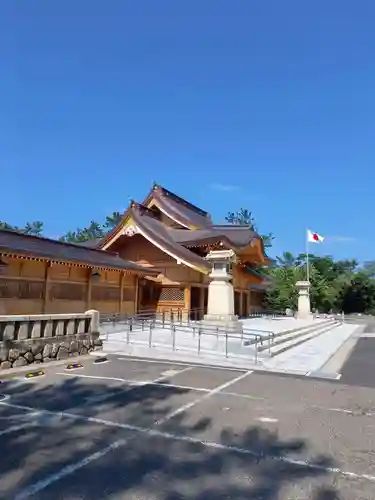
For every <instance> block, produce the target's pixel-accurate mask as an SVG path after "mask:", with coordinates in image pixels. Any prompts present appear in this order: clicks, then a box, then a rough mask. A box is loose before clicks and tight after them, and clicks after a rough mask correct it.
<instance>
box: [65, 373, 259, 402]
mask: <svg viewBox="0 0 375 500" xmlns="http://www.w3.org/2000/svg"><path fill="white" fill-rule="evenodd" d="M192 368H194V367H189V368H186V370H181V371H179V372H178V373H175V375H179V374H180V373H183V372H184V371H187V370H191V369H192ZM249 373H250V372H249ZM251 373H252V372H251ZM56 375H63V376H65V377H83V378H85V377H87V378H97V377H96V376H92V375H82V374H76V373H63V372H61V373H56ZM175 375H173V376H175ZM164 378H170V375H165V374H164V375H163V376H162V377H159V379H155V380H146V381H137V380H132V379H125V378H121V379H119V378H116V379H114V378H111V377H100V379H108V380H119V381H121V383H120V384H116V385H113V386H111V388H110V389H108V390H105V391H104V392H103V393H100V394H95V395H94V396H89V397H88V398H86V401H87V402H100V401H105V400H106V399H108V398H110V397H112V394H113V393H110V392H109V391H111V390H112V391H113V390H114V389H118V388H120V387H122V386H123V385H124V384H126V385H129V386H130V387H132V388H133V387H142V386H144V385H155V386H159V387H170V388H173V389H182V390H187V391H195V392H205V393H208V392H211V389H206V388H205V387H196V386H192V385H180V384H170V383H162V380H163V379H164ZM157 380H159V381H158V382H157ZM218 394H220V395H222V396H233V397H236V398H242V399H250V400H252V401H264V400H265V399H266V398H263V397H260V396H252V395H251V394H240V393H238V392H228V391H220V393H218Z"/></svg>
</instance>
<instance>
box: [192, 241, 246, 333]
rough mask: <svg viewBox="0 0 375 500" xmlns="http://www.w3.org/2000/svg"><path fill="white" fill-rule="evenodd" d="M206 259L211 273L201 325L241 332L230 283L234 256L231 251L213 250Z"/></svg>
mask: <svg viewBox="0 0 375 500" xmlns="http://www.w3.org/2000/svg"><path fill="white" fill-rule="evenodd" d="M206 259H207V260H208V261H209V262H210V263H211V264H212V271H211V273H210V275H209V277H210V279H211V281H210V284H209V286H208V304H207V314H205V316H204V319H203V322H202V323H203V324H204V323H206V324H212V325H217V326H220V327H225V328H226V329H227V330H235V331H241V330H242V323H241V322H240V321H238V316H236V315H235V314H234V289H233V285H232V283H231V282H230V281H231V279H232V274H231V267H232V263H233V262H235V260H236V255H235V253H234V252H233V250H214V251H212V252H210V253H209V254H208V255H207V256H206Z"/></svg>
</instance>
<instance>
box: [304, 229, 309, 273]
mask: <svg viewBox="0 0 375 500" xmlns="http://www.w3.org/2000/svg"><path fill="white" fill-rule="evenodd" d="M305 238H306V281H310V269H309V230H308V229H306V234H305Z"/></svg>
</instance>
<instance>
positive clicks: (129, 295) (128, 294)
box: [122, 286, 135, 302]
mask: <svg viewBox="0 0 375 500" xmlns="http://www.w3.org/2000/svg"><path fill="white" fill-rule="evenodd" d="M134 298H135V288H134V287H133V286H126V287H124V288H123V290H122V300H123V301H125V302H132V301H133V300H134Z"/></svg>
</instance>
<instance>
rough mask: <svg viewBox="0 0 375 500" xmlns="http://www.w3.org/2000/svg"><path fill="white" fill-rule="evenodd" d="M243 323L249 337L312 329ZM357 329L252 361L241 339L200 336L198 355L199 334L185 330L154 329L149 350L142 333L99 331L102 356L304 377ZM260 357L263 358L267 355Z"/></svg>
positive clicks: (343, 328)
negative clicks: (292, 374) (262, 333)
mask: <svg viewBox="0 0 375 500" xmlns="http://www.w3.org/2000/svg"><path fill="white" fill-rule="evenodd" d="M322 321H324V320H319V319H317V320H314V322H315V323H316V324H317V325H319V323H321V322H322ZM243 323H244V329H245V331H248V332H249V331H250V329H251V330H252V331H253V332H255V331H258V332H259V333H261V331H263V332H265V331H273V332H274V333H275V334H280V333H282V332H284V331H289V330H291V329H295V328H302V327H304V326H307V325H311V324H312V321H311V320H295V319H293V318H280V319H279V318H278V319H274V320H273V319H266V318H254V319H247V320H243ZM357 328H358V325H352V324H343V325H340V326H337V325H336V326H335V328H333V329H332V330H329V331H327V332H325V333H322V334H320V335H318V336H317V337H316V338H311V339H310V340H307V341H306V342H304V343H303V344H300V345H298V346H296V347H292V348H291V349H290V350H288V351H286V352H283V353H281V354H279V355H278V356H276V357H274V358H267V357H264V356H263V357H262V356H260V355H256V353H255V349H254V346H244V345H243V340H242V339H241V336H240V335H237V336H236V335H231V336H229V338H228V341H227V342H226V339H225V336H217V335H216V334H214V333H211V334H207V335H206V334H205V335H201V340H200V351H199V352H198V333H197V332H195V335H194V334H192V331H191V329H187V328H186V329H185V330H183V329H182V330H177V331H176V332H175V334H174V333H173V332H172V331H171V330H170V329H162V328H155V329H153V330H152V336H151V345H152V347H151V348H150V347H149V342H150V337H149V336H150V332H149V329H148V328H147V327H146V328H145V330H144V331H141V330H137V329H135V331H133V332H131V333H130V334H129V333H127V332H126V331H122V332H117V333H109V331H110V329H109V327H108V328H106V329H104V330H107V331H108V335H107V334H106V333H105V332H103V330H102V332H103V333H102V339H103V341H104V352H105V353H116V354H119V355H121V354H122V355H132V356H139V357H147V358H152V359H170V360H174V361H181V362H188V363H189V362H190V363H203V364H204V363H207V364H211V365H220V366H228V367H230V366H232V367H243V368H247V369H251V368H252V369H254V368H258V369H265V370H270V371H276V372H290V373H298V374H303V375H307V374H309V373H311V372H317V371H319V370H320V369H321V367H322V366H323V365H324V364H325V363H327V361H328V360H329V359H330V358H331V357H332V356H333V355H334V354H335V352H336V351H337V350H338V349H339V348H340V347H341V346H342V345H343V343H344V342H346V341H347V339H348V338H349V337H350V336H351V335H352V334H353V333H354V331H355V330H356V329H357ZM244 335H245V336H246V333H245V334H244ZM244 338H246V337H244ZM107 339H108V340H107ZM128 340H129V341H130V342H129V344H128ZM265 353H266V354H267V349H266V351H265Z"/></svg>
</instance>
